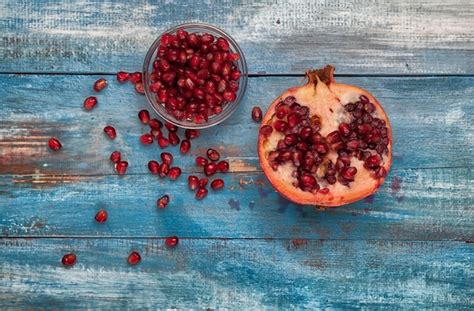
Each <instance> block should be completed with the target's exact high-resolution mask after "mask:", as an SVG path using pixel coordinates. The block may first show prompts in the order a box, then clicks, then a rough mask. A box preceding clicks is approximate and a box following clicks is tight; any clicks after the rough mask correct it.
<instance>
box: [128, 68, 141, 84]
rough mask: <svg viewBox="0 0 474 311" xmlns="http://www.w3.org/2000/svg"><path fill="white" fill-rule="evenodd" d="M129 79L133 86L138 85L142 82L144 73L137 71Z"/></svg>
mask: <svg viewBox="0 0 474 311" xmlns="http://www.w3.org/2000/svg"><path fill="white" fill-rule="evenodd" d="M128 78H129V80H130V82H132V83H133V84H135V83H138V82H142V73H141V72H138V71H136V72H134V73H132V74H130V75H129V77H128Z"/></svg>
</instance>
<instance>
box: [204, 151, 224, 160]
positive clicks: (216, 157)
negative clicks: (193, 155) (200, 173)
mask: <svg viewBox="0 0 474 311" xmlns="http://www.w3.org/2000/svg"><path fill="white" fill-rule="evenodd" d="M206 154H207V157H208V158H209V160H211V161H219V159H220V157H221V156H220V154H219V152H217V150H215V149H212V148H209V149H207V152H206Z"/></svg>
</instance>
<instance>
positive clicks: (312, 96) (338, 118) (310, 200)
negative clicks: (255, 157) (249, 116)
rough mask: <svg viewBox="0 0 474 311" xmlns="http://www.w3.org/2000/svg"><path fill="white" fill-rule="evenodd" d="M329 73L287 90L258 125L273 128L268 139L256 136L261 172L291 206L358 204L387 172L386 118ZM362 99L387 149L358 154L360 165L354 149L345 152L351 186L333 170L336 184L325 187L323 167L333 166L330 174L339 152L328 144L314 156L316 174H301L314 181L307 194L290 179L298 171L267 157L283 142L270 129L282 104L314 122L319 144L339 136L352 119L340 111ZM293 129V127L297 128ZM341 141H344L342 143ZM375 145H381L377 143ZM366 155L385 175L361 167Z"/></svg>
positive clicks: (326, 70) (389, 146) (317, 73)
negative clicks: (351, 169) (296, 107)
mask: <svg viewBox="0 0 474 311" xmlns="http://www.w3.org/2000/svg"><path fill="white" fill-rule="evenodd" d="M333 70H334V68H333V67H330V66H328V67H326V68H324V69H322V70H319V71H313V72H310V73H308V78H309V82H308V84H306V85H305V86H302V87H295V88H290V89H289V90H287V91H286V92H285V93H284V94H282V95H281V96H280V97H279V98H278V99H277V100H276V101H275V102H274V103H273V104H272V105H271V107H270V108H269V110H268V112H267V114H266V115H265V117H264V119H263V121H262V127H264V126H265V125H270V126H272V127H273V131H272V133H271V134H270V135H269V136H265V135H264V134H261V133H260V134H259V156H260V161H261V164H262V168H263V170H264V172H265V174H266V175H267V177H268V178H269V180H270V182H271V183H272V185H273V186H274V187H275V188H276V190H278V191H279V192H280V193H281V194H283V195H284V196H285V197H287V198H288V199H290V200H291V201H294V202H297V203H301V204H316V205H323V206H338V205H343V204H348V203H351V202H354V201H357V200H360V199H362V198H364V197H366V196H368V195H370V194H372V193H373V192H374V191H375V190H376V189H377V188H378V187H379V186H380V185H381V184H382V183H383V180H384V177H385V176H386V174H387V173H388V171H389V169H390V165H391V153H392V135H391V128H390V126H389V123H388V119H387V116H386V115H385V112H384V111H383V109H382V107H381V106H380V104H379V103H378V102H377V100H376V99H375V98H374V97H373V96H372V95H371V94H370V93H368V92H367V91H365V90H362V89H360V88H358V87H355V86H349V85H344V84H338V83H336V82H335V81H334V79H333V75H332V74H333ZM320 77H321V79H320ZM321 80H323V81H324V82H322V81H321ZM361 95H363V96H365V98H364V97H363V98H362V99H363V100H362V102H363V103H364V104H367V100H366V99H368V101H369V102H370V103H372V105H373V107H375V110H374V111H373V112H371V113H369V114H370V116H371V117H372V118H373V119H375V118H377V119H380V120H383V122H384V123H385V124H384V125H382V126H381V127H382V128H384V127H386V135H384V137H385V141H387V140H388V144H387V146H386V148H384V149H385V150H383V151H382V152H381V153H380V154H379V153H378V152H377V151H376V150H374V149H369V148H364V149H360V150H363V152H366V155H365V157H362V159H358V157H357V155H356V152H357V151H358V150H359V148H358V149H356V151H354V152H352V155H351V152H350V151H347V150H346V152H347V153H348V154H349V158H350V165H348V166H350V167H354V168H356V169H357V173H356V174H355V176H354V179H353V180H348V179H341V177H340V175H341V174H340V172H341V171H340V170H337V173H336V175H335V177H336V179H337V181H336V182H335V183H333V184H330V183H329V182H328V181H327V179H326V178H325V177H327V175H326V172H327V163H328V161H329V160H330V161H332V163H333V165H334V168H335V166H336V161H337V158H338V156H339V155H338V152H337V151H335V150H334V149H333V148H332V147H331V146H334V145H331V144H327V145H328V146H329V152H328V153H326V154H319V157H320V158H321V159H322V162H321V164H319V165H318V166H317V169H315V167H313V171H312V172H309V171H308V170H305V172H306V173H308V174H310V175H312V176H314V177H315V178H316V181H317V184H318V186H316V187H315V188H312V189H309V188H308V187H306V188H305V187H304V186H302V183H301V181H299V180H298V178H297V177H296V176H295V173H294V171H295V170H298V168H297V166H295V165H294V164H293V161H292V160H289V161H279V160H278V158H277V159H276V160H274V159H275V152H273V153H271V152H272V151H276V150H277V145H278V142H279V141H280V140H282V139H283V138H284V137H285V134H284V133H281V132H278V131H277V130H276V129H275V128H274V123H275V121H277V120H279V119H278V118H277V116H276V111H277V107H279V103H280V102H281V101H283V102H285V100H286V102H287V103H290V106H291V102H295V103H298V104H300V105H301V106H305V107H308V108H309V118H311V117H312V116H318V117H319V120H320V129H319V133H320V134H321V135H322V136H323V137H324V138H326V137H327V135H328V134H329V133H332V132H334V131H338V127H339V124H340V123H342V122H344V123H347V124H350V123H351V122H353V121H354V120H355V118H354V117H353V115H352V114H353V112H354V110H353V111H351V112H349V111H347V110H346V107H345V106H346V105H347V104H353V105H354V106H356V105H357V103H360V102H361ZM280 105H281V104H280ZM359 106H360V104H359ZM364 111H365V110H364ZM369 111H370V110H369ZM287 116H288V115H286V116H285V117H283V118H281V119H280V120H283V121H287ZM372 121H373V120H372ZM369 124H370V122H369ZM296 127H298V125H297V126H296ZM300 128H301V127H300ZM313 128H314V127H313ZM286 133H288V132H286ZM352 138H353V139H352V140H354V136H353V137H352ZM344 140H347V139H345V138H344ZM356 140H358V141H363V140H364V138H363V136H359V137H357V139H356ZM298 141H301V139H299V140H298ZM323 142H326V141H325V139H323ZM378 144H380V141H379V143H378ZM280 145H281V143H280ZM308 145H309V146H311V145H312V144H311V143H310V144H308ZM375 145H377V144H375ZM372 147H374V146H372ZM288 149H290V150H292V151H295V150H296V149H297V148H295V147H288ZM380 150H381V149H379V151H380ZM367 152H370V154H371V155H375V154H379V155H380V156H381V158H382V161H381V163H380V167H383V169H379V172H380V171H383V170H385V172H383V174H381V175H377V174H376V170H377V169H372V168H366V167H364V159H365V158H367ZM280 154H281V152H280ZM304 154H305V152H304V151H303V155H304ZM313 154H314V151H313ZM359 156H360V155H359ZM301 171H302V170H300V172H301ZM306 173H305V174H306ZM341 181H342V183H341ZM302 188H305V189H304V190H303V189H302ZM318 189H319V190H318ZM321 189H322V190H321Z"/></svg>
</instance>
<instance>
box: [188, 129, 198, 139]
mask: <svg viewBox="0 0 474 311" xmlns="http://www.w3.org/2000/svg"><path fill="white" fill-rule="evenodd" d="M200 134H201V133H200V132H199V130H189V129H187V130H186V131H185V132H184V135H185V136H186V138H187V139H194V138H196V137H199V135H200Z"/></svg>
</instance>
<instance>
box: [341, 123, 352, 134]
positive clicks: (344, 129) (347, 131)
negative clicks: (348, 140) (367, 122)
mask: <svg viewBox="0 0 474 311" xmlns="http://www.w3.org/2000/svg"><path fill="white" fill-rule="evenodd" d="M339 133H341V135H342V136H344V137H349V136H350V135H351V134H352V130H351V127H350V126H349V124H347V123H344V122H343V123H341V124H339Z"/></svg>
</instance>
